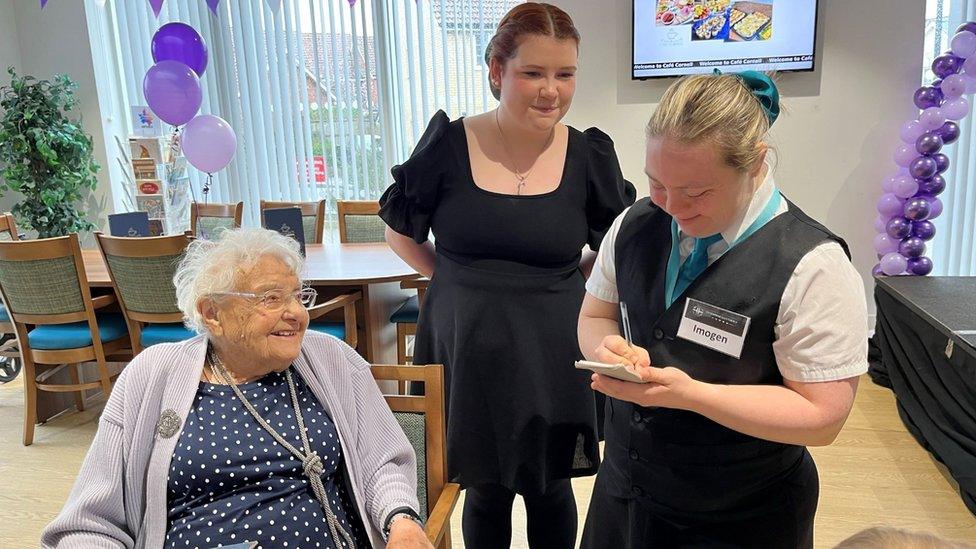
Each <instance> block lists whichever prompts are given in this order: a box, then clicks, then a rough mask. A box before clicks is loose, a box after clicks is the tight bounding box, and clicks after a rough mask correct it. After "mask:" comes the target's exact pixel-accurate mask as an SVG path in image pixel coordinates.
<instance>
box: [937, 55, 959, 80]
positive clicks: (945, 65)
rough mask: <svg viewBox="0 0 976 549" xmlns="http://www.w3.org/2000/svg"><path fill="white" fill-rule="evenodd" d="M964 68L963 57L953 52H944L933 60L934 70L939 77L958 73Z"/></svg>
mask: <svg viewBox="0 0 976 549" xmlns="http://www.w3.org/2000/svg"><path fill="white" fill-rule="evenodd" d="M961 68H962V58H960V57H956V56H955V55H952V54H951V53H943V54H942V55H940V56H938V57H936V58H935V60H934V61H932V72H934V73H935V75H936V76H938V77H939V78H945V77H946V76H949V75H950V74H956V73H957V72H959V69H961Z"/></svg>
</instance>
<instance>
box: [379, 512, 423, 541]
mask: <svg viewBox="0 0 976 549" xmlns="http://www.w3.org/2000/svg"><path fill="white" fill-rule="evenodd" d="M397 515H410V516H411V517H412V518H413V520H414V522H416V523H417V524H421V525H422V524H423V520H421V518H420V514H419V513H417V512H416V511H414V510H413V509H411V508H410V507H397V508H396V509H394V510H392V511H390V514H388V515H386V518H385V519H384V520H383V539H384V540H388V539H389V538H390V527H391V526H392V525H393V517H395V516H397Z"/></svg>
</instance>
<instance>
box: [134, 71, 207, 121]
mask: <svg viewBox="0 0 976 549" xmlns="http://www.w3.org/2000/svg"><path fill="white" fill-rule="evenodd" d="M142 91H143V92H144V93H145V94H146V102H148V103H149V108H150V109H152V111H153V112H154V113H156V116H158V117H159V118H160V119H162V121H163V122H166V123H167V124H171V125H173V126H182V125H183V124H186V123H187V122H189V121H190V119H192V118H193V115H195V114H196V113H197V111H198V110H200V104H201V103H202V102H203V89H202V88H200V79H199V78H198V77H197V74H196V73H195V72H193V70H192V69H190V67H187V66H186V65H184V64H183V63H180V62H179V61H160V62H159V63H156V64H155V65H153V66H151V67H149V70H148V71H146V77H145V78H144V79H143V80H142Z"/></svg>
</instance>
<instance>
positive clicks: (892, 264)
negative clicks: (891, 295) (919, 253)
mask: <svg viewBox="0 0 976 549" xmlns="http://www.w3.org/2000/svg"><path fill="white" fill-rule="evenodd" d="M907 267H908V259H907V258H905V256H903V255H901V254H900V253H898V252H891V253H887V254H885V256H884V257H882V258H881V270H882V271H883V272H884V274H886V275H888V276H895V275H900V274H901V273H903V272H905V269H906V268H907Z"/></svg>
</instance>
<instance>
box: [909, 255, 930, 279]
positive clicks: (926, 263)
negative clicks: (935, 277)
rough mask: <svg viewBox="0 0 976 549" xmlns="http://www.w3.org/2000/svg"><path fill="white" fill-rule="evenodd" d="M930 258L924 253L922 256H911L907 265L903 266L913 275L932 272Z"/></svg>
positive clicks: (923, 274)
mask: <svg viewBox="0 0 976 549" xmlns="http://www.w3.org/2000/svg"><path fill="white" fill-rule="evenodd" d="M932 267H933V265H932V260H931V259H929V258H928V257H925V256H924V255H923V256H922V257H913V258H911V259H909V260H908V265H906V266H905V268H906V269H908V272H910V273H912V274H913V275H918V276H925V275H927V274H929V273H931V272H932Z"/></svg>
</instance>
